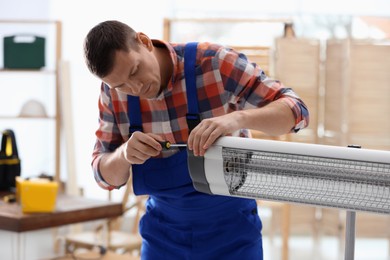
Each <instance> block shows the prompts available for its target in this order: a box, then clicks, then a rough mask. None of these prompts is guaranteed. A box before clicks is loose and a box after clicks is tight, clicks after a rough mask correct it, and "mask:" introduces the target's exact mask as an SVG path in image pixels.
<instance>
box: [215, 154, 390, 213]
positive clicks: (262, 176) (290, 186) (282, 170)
mask: <svg viewBox="0 0 390 260" xmlns="http://www.w3.org/2000/svg"><path fill="white" fill-rule="evenodd" d="M222 157H223V166H224V178H225V182H226V184H227V186H228V188H229V192H230V195H232V196H240V197H250V198H256V199H265V200H278V201H289V202H295V203H304V204H311V205H317V206H324V207H334V208H342V209H348V210H360V211H370V212H376V213H385V214H390V164H385V163H375V162H365V161H355V160H348V159H339V158H326V157H318V156H307V155H299V154H288V153H275V152H268V151H267V152H265V151H248V150H245V149H236V148H225V147H224V148H223V149H222ZM389 160H390V159H389Z"/></svg>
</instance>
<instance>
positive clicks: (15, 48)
mask: <svg viewBox="0 0 390 260" xmlns="http://www.w3.org/2000/svg"><path fill="white" fill-rule="evenodd" d="M3 46H4V68H6V69H40V68H42V67H44V66H45V38H43V37H38V36H34V35H13V36H8V37H4V45H3Z"/></svg>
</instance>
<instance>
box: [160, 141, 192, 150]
mask: <svg viewBox="0 0 390 260" xmlns="http://www.w3.org/2000/svg"><path fill="white" fill-rule="evenodd" d="M159 143H160V144H161V146H162V148H163V150H168V149H170V148H180V147H187V144H171V142H169V141H164V142H159Z"/></svg>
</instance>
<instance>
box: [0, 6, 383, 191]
mask: <svg viewBox="0 0 390 260" xmlns="http://www.w3.org/2000/svg"><path fill="white" fill-rule="evenodd" d="M324 12H325V13H329V14H351V13H359V14H365V15H370V14H371V15H372V14H375V15H384V16H390V1H388V0H375V1H374V0H373V1H336V0H328V1H309V0H295V1H284V0H275V1H264V0H261V1H259V0H242V1H239V4H238V2H237V1H228V0H214V1H210V0H198V1H191V0H149V1H134V0H111V1H103V0H77V1H76V0H34V1H32V0H13V1H6V0H0V19H21V18H23V19H53V20H60V21H62V23H63V35H62V37H63V53H62V56H63V59H64V60H67V61H69V62H70V66H71V92H72V113H73V120H74V121H73V126H74V129H73V131H74V136H75V140H74V143H75V148H74V155H75V159H76V174H77V178H78V183H79V185H80V186H82V187H84V190H85V195H86V196H87V197H94V198H106V196H107V194H106V193H105V192H103V191H102V190H101V189H100V188H98V187H97V185H96V183H95V181H94V179H93V176H92V172H91V168H90V161H91V152H92V149H93V145H94V141H95V139H94V132H95V130H96V127H97V116H98V110H97V98H98V93H99V85H100V82H99V80H98V79H96V78H94V77H93V76H92V75H91V74H90V73H89V71H88V70H87V68H86V66H85V64H84V60H83V53H82V44H83V39H84V37H85V35H86V34H87V32H88V31H89V29H90V28H92V27H93V26H94V25H96V24H97V23H99V22H101V21H104V20H108V19H116V20H121V21H123V22H126V23H128V24H129V25H130V26H132V27H133V28H134V29H135V30H137V31H143V32H145V33H147V34H148V35H149V36H150V37H151V38H161V37H162V32H163V24H162V21H163V18H165V17H240V18H244V17H251V18H259V17H264V16H270V15H271V16H286V15H287V16H288V15H305V14H319V13H324ZM0 107H1V104H0ZM0 126H1V124H0ZM63 177H64V178H66V175H65V174H64V175H63ZM115 194H116V195H115V198H118V199H119V197H120V194H121V192H116V193H115Z"/></svg>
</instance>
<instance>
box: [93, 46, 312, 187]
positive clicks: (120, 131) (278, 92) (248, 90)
mask: <svg viewBox="0 0 390 260" xmlns="http://www.w3.org/2000/svg"><path fill="white" fill-rule="evenodd" d="M153 44H154V45H155V46H162V45H165V46H166V47H167V48H168V50H169V51H170V54H171V58H172V62H173V67H174V72H173V75H172V78H171V81H170V82H169V84H168V86H167V88H166V89H165V90H163V91H162V93H161V94H160V95H159V96H158V97H157V98H155V99H141V100H140V104H141V112H142V123H143V130H144V132H149V133H155V134H158V135H160V136H161V137H162V138H163V139H164V140H168V141H170V142H171V143H185V142H186V141H187V138H188V127H187V122H186V113H187V97H186V85H185V78H184V47H185V44H169V43H165V42H162V41H157V40H153ZM196 66H197V68H196V76H197V92H198V102H199V110H200V115H201V118H210V117H217V116H221V115H224V114H227V113H230V112H232V111H236V110H242V109H251V108H256V107H263V106H265V105H267V104H268V103H270V102H272V101H274V100H280V101H282V102H284V103H286V104H287V105H288V106H289V107H290V108H291V110H292V111H293V114H294V116H295V127H294V128H293V129H291V131H292V132H297V131H299V130H300V129H302V128H304V127H306V126H307V125H308V122H309V114H308V110H307V108H306V106H305V104H304V103H303V102H302V100H300V99H299V97H298V96H297V95H296V94H295V93H294V92H293V91H292V90H291V89H290V88H285V87H284V86H283V85H282V83H280V82H278V81H275V80H272V79H270V78H268V77H267V76H266V75H265V74H264V72H263V71H262V70H261V68H260V67H258V66H257V65H256V64H254V63H251V62H250V61H248V60H247V58H246V56H245V55H243V54H241V53H237V52H235V51H234V50H231V49H229V48H225V47H223V46H220V45H216V44H211V43H199V44H198V49H197V56H196ZM127 109H128V108H127V96H126V95H125V94H123V93H120V92H118V91H116V90H115V89H110V88H109V87H108V86H107V85H105V84H104V83H103V84H102V85H101V93H100V98H99V112H100V113H99V128H98V130H97V131H96V137H97V140H96V144H95V148H94V151H93V160H92V168H93V172H94V176H95V179H96V181H97V182H98V184H99V185H100V186H101V187H102V188H104V189H113V188H119V187H114V186H111V185H110V184H108V183H106V182H105V181H104V180H103V178H102V177H101V174H100V172H99V161H100V158H101V156H102V155H103V154H104V153H109V152H112V151H114V150H115V149H116V148H118V147H119V146H120V145H122V144H123V143H124V142H126V141H127V140H128V134H129V120H128V111H127ZM130 112H131V111H130ZM248 132H249V131H246V132H245V131H243V132H242V133H241V135H244V136H248ZM177 151H178V150H176V151H175V149H170V150H168V151H163V152H162V153H161V156H162V157H168V156H170V155H172V154H173V153H175V152H177Z"/></svg>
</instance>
